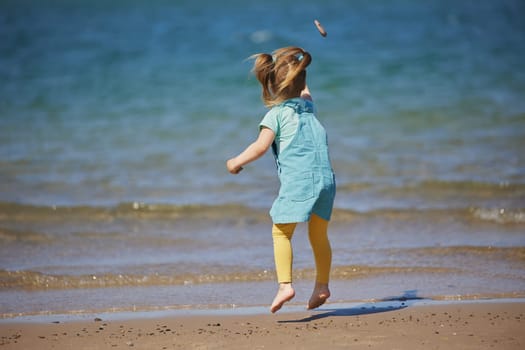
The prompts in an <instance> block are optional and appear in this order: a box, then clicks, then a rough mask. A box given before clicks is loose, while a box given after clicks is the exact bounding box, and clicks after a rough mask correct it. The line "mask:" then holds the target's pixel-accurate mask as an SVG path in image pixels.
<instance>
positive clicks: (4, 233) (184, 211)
mask: <svg viewBox="0 0 525 350" xmlns="http://www.w3.org/2000/svg"><path fill="white" fill-rule="evenodd" d="M439 217H454V218H458V219H465V220H473V221H480V222H492V223H496V224H505V225H506V224H525V208H481V207H480V208H477V207H466V208H461V207H459V208H449V209H441V208H423V209H418V208H399V209H398V208H380V209H373V210H369V211H357V210H352V209H341V208H335V209H334V217H333V221H339V222H350V221H354V220H356V219H377V218H388V219H400V220H407V219H410V218H418V219H421V218H427V219H429V220H433V219H436V218H439ZM115 219H129V220H139V221H141V220H145V221H148V220H169V221H182V220H187V221H199V222H205V221H209V222H210V223H212V224H213V223H214V222H218V221H228V222H237V221H242V222H244V223H246V222H248V223H253V224H255V223H268V222H269V220H270V217H269V215H268V210H267V209H266V208H265V209H261V208H253V207H249V206H245V205H239V204H219V205H176V204H147V203H139V202H133V203H121V204H118V205H116V206H110V207H96V206H38V205H29V204H18V203H7V202H0V224H1V223H2V222H8V221H11V222H13V221H16V222H18V223H20V222H39V221H43V222H57V221H58V222H61V221H65V220H69V221H71V220H86V221H89V222H112V221H114V220H115ZM36 234H37V233H32V235H36ZM16 235H18V233H16V232H15V231H10V230H6V229H2V230H1V231H0V240H2V239H10V238H12V237H14V236H16Z"/></svg>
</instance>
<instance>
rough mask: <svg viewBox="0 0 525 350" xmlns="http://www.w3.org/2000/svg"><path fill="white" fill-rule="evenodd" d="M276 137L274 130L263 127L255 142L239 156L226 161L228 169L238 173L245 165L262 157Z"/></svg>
mask: <svg viewBox="0 0 525 350" xmlns="http://www.w3.org/2000/svg"><path fill="white" fill-rule="evenodd" d="M274 138H275V133H274V132H273V130H272V129H269V128H265V127H263V128H262V129H261V131H260V132H259V137H257V140H255V142H253V143H252V144H250V145H249V146H248V147H246V149H245V150H244V151H242V152H241V153H240V154H239V155H238V156H237V157H234V158H231V159H229V160H228V161H227V162H226V168H228V171H229V172H230V173H232V174H238V173H239V172H240V171H241V170H242V167H243V166H245V165H246V164H248V163H251V162H253V161H254V160H256V159H259V158H260V157H262V156H263V155H264V154H265V153H266V151H268V149H269V148H270V146H271V145H272V142H273V140H274Z"/></svg>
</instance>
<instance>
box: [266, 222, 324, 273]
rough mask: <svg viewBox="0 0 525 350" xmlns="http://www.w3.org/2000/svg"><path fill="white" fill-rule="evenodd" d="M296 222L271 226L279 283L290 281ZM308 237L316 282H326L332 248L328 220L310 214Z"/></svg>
mask: <svg viewBox="0 0 525 350" xmlns="http://www.w3.org/2000/svg"><path fill="white" fill-rule="evenodd" d="M296 226H297V223H290V224H274V225H273V227H272V237H273V253H274V258H275V270H276V272H277V281H278V282H279V283H291V282H292V263H293V252H292V242H291V241H292V236H293V233H294V231H295V227H296ZM308 237H309V239H310V245H311V246H312V251H313V253H314V258H315V268H316V279H315V280H316V282H318V283H328V281H329V280H330V268H331V265H332V248H331V247H330V241H329V240H328V221H326V220H324V219H321V218H320V217H319V216H317V215H315V214H312V215H311V217H310V221H309V222H308Z"/></svg>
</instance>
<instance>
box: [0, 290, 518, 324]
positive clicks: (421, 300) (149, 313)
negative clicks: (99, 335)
mask: <svg viewBox="0 0 525 350" xmlns="http://www.w3.org/2000/svg"><path fill="white" fill-rule="evenodd" d="M486 303H488V304H499V303H503V304H511V303H523V304H525V297H524V296H522V295H520V296H516V297H509V296H505V297H493V296H485V297H484V296H476V297H473V298H469V297H468V296H460V297H459V298H456V297H454V298H445V297H439V298H432V297H430V298H428V297H410V296H409V297H405V296H400V297H392V298H385V299H370V300H354V301H333V302H330V301H328V302H327V303H326V304H324V305H322V306H321V307H320V308H318V309H317V310H309V312H323V311H326V310H327V309H350V308H356V309H369V308H372V309H377V308H379V309H384V310H396V309H403V308H406V307H422V306H447V305H456V304H486ZM301 312H308V310H306V308H305V306H304V305H303V304H302V303H298V302H293V301H292V302H288V303H285V304H284V306H283V308H282V309H281V310H280V311H279V312H278V314H284V313H288V314H289V313H301ZM265 314H270V312H269V304H268V305H241V306H239V305H188V306H173V307H163V308H144V309H136V308H134V307H130V308H129V309H125V310H100V311H96V310H93V311H84V310H76V311H70V312H56V313H55V312H42V313H33V314H23V315H22V314H21V315H13V316H4V317H1V318H0V325H2V324H11V323H14V324H17V323H21V324H23V323H29V324H45V323H69V322H84V321H89V320H92V319H95V318H101V319H104V320H108V321H129V320H145V319H153V318H172V317H175V318H178V317H201V316H210V317H212V316H225V317H229V316H239V315H243V316H259V315H265Z"/></svg>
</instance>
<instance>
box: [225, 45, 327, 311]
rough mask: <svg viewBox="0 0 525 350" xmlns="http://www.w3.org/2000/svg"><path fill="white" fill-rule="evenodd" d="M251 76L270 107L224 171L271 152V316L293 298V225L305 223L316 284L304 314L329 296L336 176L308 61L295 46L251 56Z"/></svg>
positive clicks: (307, 55) (302, 52) (227, 163)
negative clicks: (274, 187)
mask: <svg viewBox="0 0 525 350" xmlns="http://www.w3.org/2000/svg"><path fill="white" fill-rule="evenodd" d="M251 58H254V59H255V63H254V66H253V72H254V73H255V76H256V77H257V80H259V82H260V83H261V85H262V100H263V102H264V104H265V105H266V106H267V107H269V108H270V110H269V111H268V112H267V113H266V115H265V116H264V118H263V120H262V121H261V123H260V125H259V129H260V131H259V136H258V138H257V140H256V141H255V142H253V143H252V144H251V145H249V146H248V147H247V148H246V149H245V150H244V151H243V152H242V153H240V154H239V155H238V156H237V157H234V158H231V159H230V160H228V161H227V162H226V167H227V168H228V171H229V172H230V173H232V174H238V173H239V172H240V171H241V170H242V167H243V166H244V165H246V164H248V163H250V162H252V161H254V160H256V159H258V158H260V157H261V156H262V155H263V154H265V153H266V151H267V150H268V149H269V148H270V147H272V151H273V154H274V156H275V160H276V163H277V170H278V176H279V180H280V182H281V187H280V190H279V195H278V197H277V199H276V200H275V201H274V203H273V205H272V208H271V210H270V216H271V217H272V221H273V227H272V237H273V247H274V258H275V268H276V272H277V279H278V282H279V289H278V291H277V295H276V296H275V298H274V300H273V302H272V305H271V307H270V311H271V312H272V313H275V312H276V311H277V310H279V309H280V308H281V307H282V306H283V304H284V303H285V302H287V301H289V300H291V299H292V298H293V297H294V296H295V291H294V289H293V286H292V259H293V255H292V246H291V239H292V235H293V233H294V230H295V227H296V225H297V223H298V222H308V236H309V239H310V243H311V246H312V250H313V253H314V257H315V265H316V283H315V287H314V290H313V293H312V296H311V298H310V300H309V302H308V309H314V308H317V307H319V306H320V305H322V304H324V302H325V301H326V299H328V297H329V296H330V290H329V289H328V282H329V278H330V268H331V263H332V250H331V247H330V242H329V240H328V235H327V229H328V221H329V220H330V216H331V214H332V207H333V203H334V197H335V177H334V173H333V170H332V167H331V164H330V158H329V155H328V144H327V137H326V132H325V130H324V128H323V126H322V125H321V124H320V123H319V121H318V120H317V118H316V117H315V115H314V105H313V101H312V97H311V96H310V91H309V89H308V86H307V85H306V67H308V65H309V64H310V62H311V61H312V57H311V56H310V54H309V53H308V52H306V51H304V50H303V49H301V48H298V47H285V48H282V49H279V50H276V51H274V52H273V55H269V54H265V53H262V54H256V55H253V56H252V57H251Z"/></svg>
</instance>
